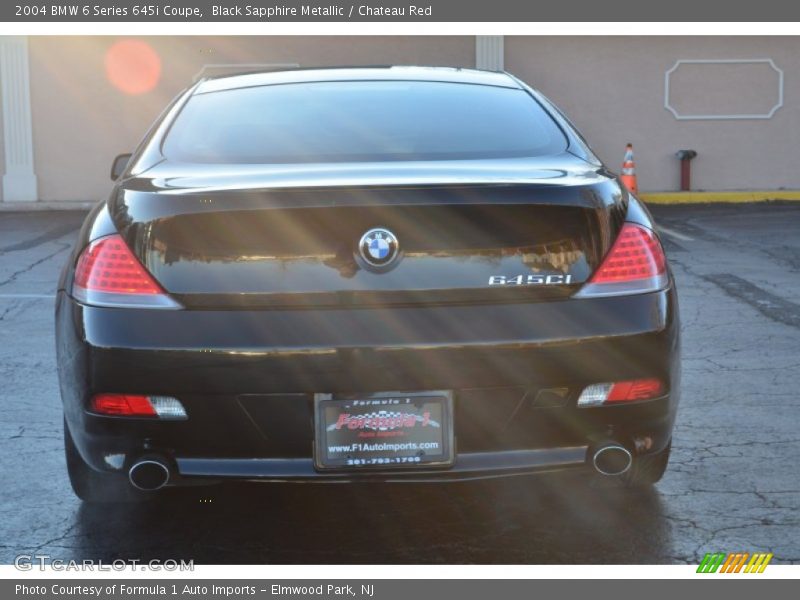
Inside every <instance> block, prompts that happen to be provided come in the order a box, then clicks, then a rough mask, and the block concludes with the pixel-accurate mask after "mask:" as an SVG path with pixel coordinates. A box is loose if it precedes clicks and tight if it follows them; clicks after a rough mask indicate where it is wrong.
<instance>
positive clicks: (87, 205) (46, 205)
mask: <svg viewBox="0 0 800 600" xmlns="http://www.w3.org/2000/svg"><path fill="white" fill-rule="evenodd" d="M95 204H97V202H96V201H95V202H75V201H64V202H0V212H40V211H46V210H90V209H91V208H92V207H93V206H94V205H95Z"/></svg>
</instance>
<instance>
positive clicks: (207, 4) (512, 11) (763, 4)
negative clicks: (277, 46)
mask: <svg viewBox="0 0 800 600" xmlns="http://www.w3.org/2000/svg"><path fill="white" fill-rule="evenodd" d="M0 20H2V21H3V22H80V21H83V22H92V21H94V22H115V21H129V22H159V21H175V22H181V21H183V22H203V21H211V22H213V21H228V22H236V21H238V22H270V21H277V22H315V21H316V22H323V21H335V22H346V21H362V22H363V21H372V22H376V21H377V22H380V21H385V22H504V21H508V22H566V21H589V22H592V21H596V22H619V21H626V22H632V21H633V22H635V21H650V22H659V21H661V22H669V21H673V22H674V21H683V22H697V21H700V22H750V21H752V22H770V21H776V22H787V21H800V3H797V2H787V1H786V0H760V1H759V2H752V0H750V1H745V0H668V1H657V2H642V1H641V0H605V1H603V2H598V1H597V0H571V1H570V2H556V1H554V0H413V2H408V1H405V0H366V1H364V2H359V1H354V0H347V1H345V2H341V1H337V0H328V1H325V0H321V1H320V2H318V3H315V2H313V1H310V2H309V1H302V0H301V1H297V0H167V1H166V2H165V1H164V0H158V1H157V0H89V1H82V0H4V1H3V2H0Z"/></svg>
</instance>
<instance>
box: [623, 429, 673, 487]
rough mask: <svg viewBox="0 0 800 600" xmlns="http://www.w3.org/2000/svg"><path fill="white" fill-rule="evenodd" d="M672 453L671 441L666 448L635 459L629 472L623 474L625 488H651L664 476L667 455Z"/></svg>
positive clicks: (667, 459) (667, 461)
mask: <svg viewBox="0 0 800 600" xmlns="http://www.w3.org/2000/svg"><path fill="white" fill-rule="evenodd" d="M671 451H672V439H670V440H669V442H668V443H667V447H666V448H664V449H663V450H661V452H656V453H654V454H645V455H643V456H639V457H637V458H636V459H635V460H634V461H633V464H632V465H631V468H630V470H629V471H628V472H627V473H625V475H624V479H623V482H624V484H625V486H626V487H631V488H637V487H647V486H651V485H653V484H655V483H657V482H658V481H660V480H661V478H662V477H663V476H664V473H665V471H666V470H667V465H668V464H669V455H670V453H671Z"/></svg>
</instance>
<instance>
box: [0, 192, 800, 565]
mask: <svg viewBox="0 0 800 600" xmlns="http://www.w3.org/2000/svg"><path fill="white" fill-rule="evenodd" d="M653 211H654V213H655V216H656V218H657V221H658V223H659V225H660V226H661V227H662V228H663V229H662V235H663V239H664V240H665V245H666V249H667V253H668V255H669V258H670V260H671V262H672V265H673V269H674V271H675V275H676V277H677V281H678V286H679V295H680V311H681V317H682V329H683V392H682V393H683V400H682V405H681V408H680V411H679V416H678V421H677V425H676V428H675V436H674V442H673V457H672V461H671V463H670V466H669V470H668V471H667V474H666V476H665V477H664V479H663V480H662V481H661V482H660V483H659V484H658V485H657V486H656V487H655V488H653V489H652V490H651V491H646V492H640V493H635V494H631V493H628V492H623V491H620V490H618V489H616V488H615V487H614V486H609V485H607V484H606V483H605V482H602V481H598V480H597V479H594V478H591V477H589V478H587V477H585V474H584V473H568V474H557V473H548V474H542V475H537V476H527V477H517V478H513V479H510V480H493V481H488V482H480V483H449V484H414V485H378V484H372V485H299V484H292V485H283V486H281V485H276V484H241V485H233V486H224V487H219V488H214V489H212V490H210V491H208V490H201V489H190V490H180V491H178V492H177V493H172V494H169V495H168V496H167V497H166V498H165V499H164V501H163V502H159V503H149V504H145V505H142V506H131V505H125V506H89V505H82V504H81V502H80V501H78V500H77V499H76V498H75V497H74V496H73V494H72V492H71V490H70V487H69V482H68V480H67V475H66V470H65V464H64V458H63V449H62V432H61V401H60V399H59V393H58V383H57V380H56V365H55V353H54V342H53V294H54V289H55V282H56V280H57V276H58V272H59V271H60V268H61V266H62V264H63V263H64V261H65V260H66V258H67V256H68V254H69V248H70V246H71V244H72V241H73V239H74V237H75V235H76V233H77V229H78V227H79V226H80V223H81V221H82V220H83V217H84V213H79V212H39V213H8V212H6V213H3V212H0V411H1V414H2V417H0V456H1V457H2V458H0V461H2V462H0V465H1V466H0V563H3V564H8V563H12V562H13V560H14V557H15V556H17V555H20V554H34V553H35V554H39V555H43V554H46V555H49V556H51V557H52V558H57V559H62V560H82V559H84V558H92V559H102V560H105V561H110V560H114V559H120V558H122V559H139V560H148V559H153V558H158V559H185V560H189V559H194V560H195V562H196V563H198V564H207V563H213V564H224V563H234V564H238V563H245V564H260V563H381V564H385V563H689V564H697V563H698V562H699V561H700V559H701V558H702V556H703V555H704V553H706V552H733V551H747V552H754V551H764V552H766V551H769V552H773V553H774V554H775V558H774V559H773V562H775V563H800V459H799V457H800V394H798V378H800V300H799V299H800V204H794V205H791V204H789V205H780V204H760V205H720V206H704V207H687V206H683V207H681V206H669V207H656V208H654V209H653Z"/></svg>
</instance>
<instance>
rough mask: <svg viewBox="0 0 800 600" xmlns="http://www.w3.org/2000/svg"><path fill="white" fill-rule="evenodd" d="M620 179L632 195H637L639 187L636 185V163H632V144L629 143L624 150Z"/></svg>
mask: <svg viewBox="0 0 800 600" xmlns="http://www.w3.org/2000/svg"><path fill="white" fill-rule="evenodd" d="M620 179H621V180H622V183H624V184H625V187H627V188H628V189H629V190H630V191H631V192H633V193H634V194H638V193H639V185H638V184H637V183H636V163H634V162H633V144H631V143H630V142H629V143H628V146H627V147H626V148H625V158H624V160H623V161H622V175H621V176H620Z"/></svg>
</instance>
